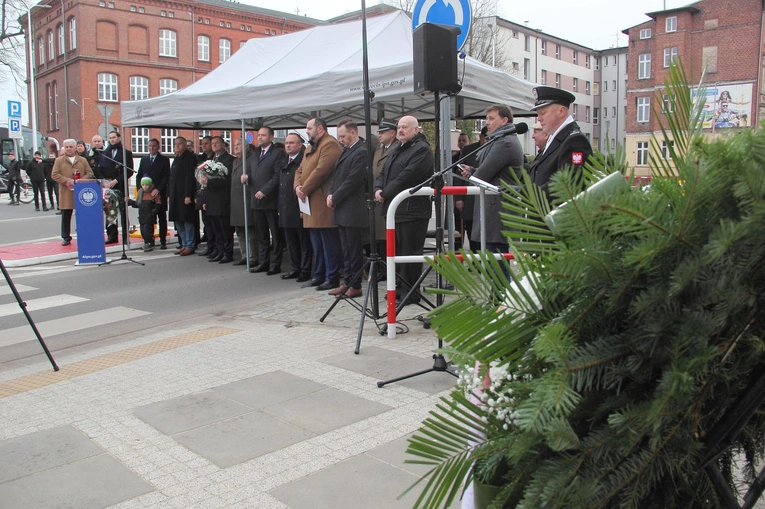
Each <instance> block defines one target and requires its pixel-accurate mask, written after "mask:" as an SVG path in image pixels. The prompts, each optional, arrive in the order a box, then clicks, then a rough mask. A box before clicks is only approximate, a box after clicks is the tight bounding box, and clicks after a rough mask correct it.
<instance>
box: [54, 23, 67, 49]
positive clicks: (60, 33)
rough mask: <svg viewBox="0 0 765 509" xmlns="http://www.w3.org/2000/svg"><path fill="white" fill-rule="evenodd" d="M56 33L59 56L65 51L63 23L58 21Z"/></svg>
mask: <svg viewBox="0 0 765 509" xmlns="http://www.w3.org/2000/svg"><path fill="white" fill-rule="evenodd" d="M56 33H57V34H58V55H59V56H61V55H63V54H64V53H66V39H64V24H63V23H59V24H58V26H56Z"/></svg>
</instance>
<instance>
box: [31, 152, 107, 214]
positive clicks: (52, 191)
mask: <svg viewBox="0 0 765 509" xmlns="http://www.w3.org/2000/svg"><path fill="white" fill-rule="evenodd" d="M56 157H58V147H56V146H55V145H53V146H52V147H51V148H50V152H49V153H48V158H47V159H43V165H44V170H45V187H46V188H47V189H48V201H50V210H57V212H56V215H57V216H60V215H61V209H60V207H59V205H60V204H59V202H58V182H56V181H55V180H53V177H51V173H52V172H53V165H54V164H55V163H56ZM93 174H94V175H95V174H96V172H93ZM54 196H55V200H54V199H53V198H54Z"/></svg>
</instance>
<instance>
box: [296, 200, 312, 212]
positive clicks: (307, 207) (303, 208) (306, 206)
mask: <svg viewBox="0 0 765 509" xmlns="http://www.w3.org/2000/svg"><path fill="white" fill-rule="evenodd" d="M298 205H299V206H300V212H302V213H303V214H305V215H307V216H310V215H311V199H310V198H309V197H308V196H306V197H305V201H303V200H301V199H300V198H298Z"/></svg>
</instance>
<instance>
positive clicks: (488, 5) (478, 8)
mask: <svg viewBox="0 0 765 509" xmlns="http://www.w3.org/2000/svg"><path fill="white" fill-rule="evenodd" d="M416 1H417V0H382V3H385V4H387V5H390V6H393V7H396V8H397V9H401V10H403V11H405V12H408V13H410V14H411V13H412V10H413V9H414V4H415V3H416ZM497 4H498V0H470V9H471V12H472V15H471V19H472V20H473V21H472V23H471V27H470V33H468V36H467V39H466V40H465V46H464V47H463V49H464V50H465V52H466V53H467V54H468V55H470V56H471V57H473V58H475V59H477V60H480V61H481V62H484V63H487V64H489V65H492V48H493V50H494V63H493V65H494V66H495V67H497V68H499V69H503V70H505V71H508V72H510V69H507V68H506V67H508V66H507V65H506V64H507V57H506V56H505V51H504V50H505V48H506V47H507V45H508V44H509V40H510V39H509V37H508V35H507V34H506V33H505V32H502V31H500V30H499V29H498V28H497V26H496V20H495V18H494V17H495V16H496V15H497ZM492 35H493V36H494V37H493V46H492Z"/></svg>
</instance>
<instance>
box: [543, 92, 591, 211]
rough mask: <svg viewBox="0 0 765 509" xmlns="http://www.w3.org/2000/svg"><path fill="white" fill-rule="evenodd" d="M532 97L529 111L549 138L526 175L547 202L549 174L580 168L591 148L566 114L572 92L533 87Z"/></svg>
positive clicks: (571, 101) (575, 124)
mask: <svg viewBox="0 0 765 509" xmlns="http://www.w3.org/2000/svg"><path fill="white" fill-rule="evenodd" d="M534 97H535V98H536V103H535V104H534V107H533V108H531V109H532V110H536V112H537V115H538V117H537V120H538V121H539V124H540V125H541V126H542V131H544V132H545V133H547V135H548V136H549V138H548V139H547V143H546V145H545V147H544V151H543V152H542V153H541V154H540V155H539V156H537V158H536V159H534V162H533V164H532V165H531V170H530V172H529V173H530V176H531V181H532V182H534V184H536V185H538V186H539V187H541V188H542V190H543V191H544V192H545V194H547V199H548V200H550V199H551V197H550V190H549V189H548V184H549V182H550V178H551V177H552V176H553V174H554V173H555V172H556V171H558V170H559V169H561V168H568V167H573V168H581V167H582V165H584V163H585V162H586V161H587V158H588V157H589V156H590V154H592V146H591V145H590V142H589V141H588V140H587V138H586V137H585V135H584V134H583V133H582V131H581V129H579V125H578V124H577V123H576V122H574V118H573V117H572V116H571V115H569V113H568V108H569V106H570V105H571V103H573V102H574V99H575V98H574V95H573V94H572V93H570V92H567V91H565V90H561V89H559V88H553V87H536V88H535V89H534Z"/></svg>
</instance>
